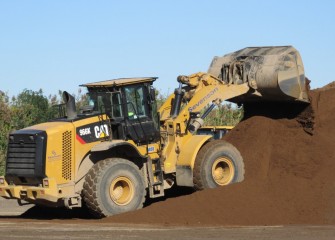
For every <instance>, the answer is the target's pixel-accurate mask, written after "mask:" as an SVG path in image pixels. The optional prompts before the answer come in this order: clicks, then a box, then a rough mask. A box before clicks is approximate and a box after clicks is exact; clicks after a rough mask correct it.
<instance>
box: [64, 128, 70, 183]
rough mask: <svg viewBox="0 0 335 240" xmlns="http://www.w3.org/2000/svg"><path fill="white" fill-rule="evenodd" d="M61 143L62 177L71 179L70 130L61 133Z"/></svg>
mask: <svg viewBox="0 0 335 240" xmlns="http://www.w3.org/2000/svg"><path fill="white" fill-rule="evenodd" d="M62 140H63V145H62V156H63V159H62V177H63V178H64V179H66V180H71V176H72V172H71V169H72V148H71V143H72V132H71V131H66V132H64V133H63V138H62Z"/></svg>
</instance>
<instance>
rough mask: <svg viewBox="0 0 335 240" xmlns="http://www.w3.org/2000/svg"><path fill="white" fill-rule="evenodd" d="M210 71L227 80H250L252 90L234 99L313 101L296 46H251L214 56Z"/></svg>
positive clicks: (240, 100) (231, 81) (231, 82)
mask: <svg viewBox="0 0 335 240" xmlns="http://www.w3.org/2000/svg"><path fill="white" fill-rule="evenodd" d="M208 73H209V74H211V75H213V76H215V77H217V78H219V79H221V80H223V81H224V82H226V83H227V84H242V83H248V85H249V87H250V91H249V92H248V93H246V94H244V95H241V96H238V97H235V98H233V99H230V100H229V101H232V102H236V103H244V102H250V101H295V102H297V101H298V102H306V103H308V102H309V99H308V90H309V89H308V88H309V87H308V83H309V81H308V80H307V79H306V78H305V74H304V66H303V63H302V60H301V57H300V54H299V52H298V51H297V50H296V49H295V48H293V47H292V46H282V47H248V48H244V49H241V50H239V51H236V52H233V53H230V54H227V55H225V56H223V57H214V59H213V61H212V63H211V65H210V67H209V70H208Z"/></svg>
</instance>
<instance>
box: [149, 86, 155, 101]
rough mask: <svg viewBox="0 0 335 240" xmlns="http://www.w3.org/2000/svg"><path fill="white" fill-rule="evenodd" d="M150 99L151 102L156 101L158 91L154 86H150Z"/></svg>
mask: <svg viewBox="0 0 335 240" xmlns="http://www.w3.org/2000/svg"><path fill="white" fill-rule="evenodd" d="M150 101H151V102H154V101H156V93H155V89H154V88H153V87H150Z"/></svg>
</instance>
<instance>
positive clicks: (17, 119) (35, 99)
mask: <svg viewBox="0 0 335 240" xmlns="http://www.w3.org/2000/svg"><path fill="white" fill-rule="evenodd" d="M50 115H51V111H50V105H49V102H48V99H47V98H46V97H45V96H43V91H42V89H40V90H39V91H32V90H27V89H25V90H23V91H22V92H21V93H20V94H19V95H18V96H17V97H16V98H13V99H12V123H13V127H14V128H15V129H21V128H25V127H28V126H31V125H34V124H37V123H41V122H46V121H47V120H48V119H50Z"/></svg>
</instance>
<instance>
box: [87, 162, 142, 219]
mask: <svg viewBox="0 0 335 240" xmlns="http://www.w3.org/2000/svg"><path fill="white" fill-rule="evenodd" d="M83 195H84V201H85V204H86V206H87V208H88V209H89V211H90V212H91V213H92V214H93V215H94V216H95V217H98V218H102V217H106V216H111V215H115V214H119V213H123V212H128V211H132V210H136V209H139V208H142V207H143V203H144V200H145V195H146V190H145V186H144V181H143V176H142V174H141V172H140V170H139V168H138V167H137V166H136V165H135V164H134V163H132V162H130V161H128V160H126V159H122V158H110V159H106V160H102V161H100V162H98V163H96V164H95V165H94V166H93V167H92V168H91V169H90V170H89V172H88V174H87V175H86V177H85V182H84V188H83Z"/></svg>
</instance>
